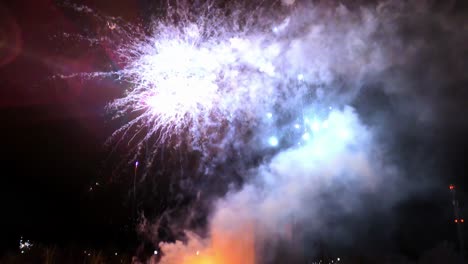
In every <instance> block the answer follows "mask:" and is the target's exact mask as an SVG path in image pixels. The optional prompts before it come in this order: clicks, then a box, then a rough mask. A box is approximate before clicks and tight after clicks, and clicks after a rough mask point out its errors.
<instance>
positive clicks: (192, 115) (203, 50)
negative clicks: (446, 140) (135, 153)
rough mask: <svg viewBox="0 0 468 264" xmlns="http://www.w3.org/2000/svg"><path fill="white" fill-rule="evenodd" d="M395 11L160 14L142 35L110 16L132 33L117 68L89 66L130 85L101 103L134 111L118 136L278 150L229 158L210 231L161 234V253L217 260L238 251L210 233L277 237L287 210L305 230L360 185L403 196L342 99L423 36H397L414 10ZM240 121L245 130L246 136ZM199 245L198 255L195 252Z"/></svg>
mask: <svg viewBox="0 0 468 264" xmlns="http://www.w3.org/2000/svg"><path fill="white" fill-rule="evenodd" d="M285 2H286V1H285ZM294 2H295V1H287V3H289V4H294ZM396 5H398V4H396ZM306 7H307V6H306ZM392 10H398V11H397V12H394V11H392ZM401 10H402V9H401V7H398V6H396V7H395V6H392V4H389V3H388V2H384V3H383V4H380V5H377V6H371V7H369V8H361V9H359V11H350V10H348V9H347V8H345V7H344V6H342V5H337V6H336V7H334V8H331V9H330V8H328V7H327V8H321V7H315V6H312V7H309V8H302V9H301V8H298V9H295V10H293V11H292V12H290V13H288V15H286V16H283V17H282V18H281V19H278V20H275V19H269V18H267V17H261V16H260V17H259V18H258V17H257V18H255V19H254V18H252V19H251V20H249V19H247V20H243V19H241V18H240V17H237V16H235V15H234V16H230V17H227V16H225V15H221V13H222V12H220V13H216V12H215V13H214V14H212V13H210V14H209V15H207V14H206V13H205V14H204V15H200V16H199V17H197V18H196V19H193V18H190V19H185V18H186V16H181V17H183V19H182V21H178V22H177V23H175V22H174V21H173V20H171V19H168V20H162V21H158V22H156V23H155V25H154V27H153V30H152V31H151V33H150V34H149V35H147V34H144V33H141V32H140V33H138V32H137V31H135V32H128V29H125V28H124V27H121V26H120V25H119V24H117V25H114V24H113V25H112V28H113V29H112V30H114V31H116V32H118V34H121V35H125V36H126V38H125V39H126V40H128V42H125V41H124V42H123V44H122V45H117V47H116V51H117V53H118V55H119V56H120V59H121V60H122V61H123V62H124V64H123V65H124V67H123V69H121V70H118V71H114V72H102V73H92V74H91V76H107V75H113V76H117V78H118V79H120V80H123V81H125V82H128V83H129V88H128V89H127V91H126V94H125V96H124V97H122V98H120V99H117V100H115V101H114V102H112V103H110V104H109V106H108V107H109V110H110V111H112V112H113V113H115V114H116V118H121V117H125V118H133V119H131V121H129V122H127V123H126V124H125V125H124V126H123V127H122V128H121V129H119V130H118V131H117V132H116V133H115V134H114V138H118V139H119V140H120V139H121V140H128V141H130V142H131V141H135V142H136V143H135V145H136V146H137V147H138V146H141V145H142V144H144V143H145V142H147V141H152V140H154V139H155V141H156V143H155V144H154V147H153V149H152V151H153V153H154V152H155V151H157V149H158V147H159V146H170V145H173V144H174V145H176V146H177V145H180V144H188V145H189V146H190V147H191V148H193V149H200V150H202V154H203V155H211V153H210V150H209V148H205V147H206V145H210V144H214V145H218V147H219V148H218V149H220V151H218V152H216V155H218V156H223V155H224V156H229V155H232V153H229V151H227V148H224V147H225V146H226V145H228V144H230V143H232V144H237V145H241V146H242V147H244V149H243V151H244V152H243V153H242V154H247V153H249V152H255V151H257V152H260V153H262V151H264V150H265V148H267V149H269V150H273V153H274V154H273V155H272V156H271V155H270V156H269V158H268V159H266V160H265V161H264V162H262V164H260V166H258V167H256V168H248V170H246V168H245V167H241V168H237V167H236V168H235V169H237V170H238V173H239V174H243V175H245V179H246V180H245V185H244V186H243V187H242V188H240V189H238V190H233V191H232V192H230V193H228V194H227V195H226V196H225V197H224V198H222V199H220V200H218V202H217V206H215V208H214V211H213V212H212V217H211V218H210V220H211V221H210V224H209V230H210V234H209V235H211V237H209V239H207V240H205V239H202V238H199V237H196V236H193V235H189V236H188V243H187V244H183V243H176V244H164V243H163V244H161V248H162V249H163V251H165V252H166V253H167V254H166V255H165V257H164V258H163V259H162V263H200V262H203V261H205V260H206V261H208V263H209V261H213V262H216V261H218V262H220V261H219V259H220V258H221V259H223V258H222V256H223V254H226V255H225V256H226V258H228V259H236V257H232V256H231V255H229V252H223V251H226V250H227V249H226V248H225V247H224V246H223V245H224V244H223V243H224V242H223V241H221V242H222V243H221V244H223V245H221V246H219V245H217V244H216V243H217V242H219V239H217V237H222V236H223V234H228V235H229V236H228V237H232V238H233V240H237V239H238V238H239V237H236V236H235V235H233V236H230V234H232V233H236V232H237V231H239V230H246V228H245V227H246V226H247V227H250V226H252V225H253V226H255V228H254V229H257V226H256V224H258V225H260V226H261V228H260V230H255V236H257V232H258V233H260V234H259V237H262V236H264V237H267V238H272V239H274V238H275V236H276V235H277V233H284V232H282V231H278V230H276V229H277V228H276V227H278V226H280V227H281V226H284V222H285V221H286V220H285V219H288V218H290V217H291V215H295V216H296V217H297V218H298V219H299V221H306V220H310V219H314V220H315V222H314V223H313V224H311V228H312V229H314V230H313V231H312V233H314V232H317V233H324V232H326V231H324V230H321V228H323V226H324V225H325V224H326V222H327V220H329V218H330V215H327V213H326V212H325V213H324V211H323V207H326V206H327V205H331V206H334V207H337V208H344V209H342V210H341V211H340V212H347V211H349V210H358V208H359V207H360V205H362V202H361V201H359V199H360V195H361V194H363V193H366V192H367V191H373V190H379V192H381V193H382V196H385V194H387V193H388V194H389V195H388V196H389V197H390V198H388V197H387V198H386V199H388V201H386V203H385V204H387V205H389V204H391V203H392V202H391V200H392V199H391V198H393V199H397V197H399V195H395V194H394V193H392V190H393V189H392V186H393V185H395V182H394V180H395V178H394V177H395V174H396V169H395V168H394V167H393V166H391V165H389V164H386V163H385V162H383V160H385V159H383V158H381V155H383V154H382V152H381V151H379V144H377V142H375V141H374V138H373V133H372V131H371V130H370V129H369V128H367V127H366V126H365V125H364V124H362V122H361V121H360V119H359V117H358V116H357V114H356V112H354V111H353V110H352V108H350V107H348V106H347V105H349V104H350V103H351V102H352V101H353V98H355V96H356V94H357V93H358V92H359V89H360V87H362V86H363V82H365V79H366V78H369V77H373V76H378V75H379V74H380V73H382V72H384V71H386V70H388V69H391V68H392V67H398V66H400V65H403V64H405V63H408V62H412V61H413V60H414V58H415V56H417V55H418V54H417V50H418V48H419V47H421V46H418V45H422V44H420V43H418V42H416V43H414V45H403V44H402V40H401V38H400V37H399V35H398V32H397V31H398V29H397V28H396V27H395V25H398V23H400V22H398V21H399V19H403V18H405V19H406V18H410V17H412V16H413V12H412V11H411V9H408V11H404V12H403V11H401ZM211 11H212V10H211ZM421 16H422V17H424V14H422V15H421ZM402 17H403V18H402ZM240 21H243V22H240ZM421 21H424V19H422V20H421ZM398 85H399V84H398V83H397V85H395V84H394V83H391V85H389V86H391V89H398ZM395 87H397V88H395ZM239 124H240V126H243V127H248V128H250V129H251V130H252V132H253V133H252V134H253V136H252V137H251V138H249V139H245V138H244V137H243V136H244V135H243V134H242V133H238V126H239ZM225 126H227V131H225ZM270 158H271V159H270ZM240 159H242V158H240ZM220 160H221V161H222V159H220ZM242 162H248V161H246V160H245V159H243V160H242ZM223 165H224V166H235V165H232V164H223ZM384 181H385V182H386V184H385V186H384V185H383V184H382V182H384ZM383 186H384V187H385V188H384V187H383ZM382 189H385V190H382ZM324 193H325V194H327V193H334V194H335V193H336V195H333V196H334V199H330V200H332V201H330V200H327V199H324V198H320V197H321V195H322V194H324ZM402 193H403V191H402ZM382 207H385V206H383V205H382ZM286 222H287V221H286ZM262 229H264V230H262ZM247 230H248V228H247ZM329 232H332V231H329ZM220 234H221V235H220ZM248 235H249V234H246V236H247V237H248ZM250 235H252V234H250ZM333 235H335V234H332V236H333ZM239 236H241V237H243V236H244V234H243V233H242V232H240V233H239ZM280 236H283V237H284V236H285V234H280ZM338 237H340V235H338ZM249 241H250V240H249ZM226 243H228V244H229V241H227V242H226ZM247 244H249V243H247ZM232 245H233V246H234V247H235V248H242V247H240V246H239V245H238V244H237V243H234V242H233V243H232ZM199 250H200V255H201V257H202V259H198V260H197V259H194V258H193V257H194V256H193V255H194V253H195V252H198V251H199ZM216 251H222V252H216ZM240 251H244V250H240ZM213 254H214V255H213ZM196 255H198V253H197V254H196ZM205 258H206V259H205ZM253 259H254V258H253V257H252V258H251V257H249V258H248V260H245V262H242V261H237V262H235V263H253V261H254V260H253ZM221 262H222V261H221ZM223 263H228V262H227V261H225V262H223Z"/></svg>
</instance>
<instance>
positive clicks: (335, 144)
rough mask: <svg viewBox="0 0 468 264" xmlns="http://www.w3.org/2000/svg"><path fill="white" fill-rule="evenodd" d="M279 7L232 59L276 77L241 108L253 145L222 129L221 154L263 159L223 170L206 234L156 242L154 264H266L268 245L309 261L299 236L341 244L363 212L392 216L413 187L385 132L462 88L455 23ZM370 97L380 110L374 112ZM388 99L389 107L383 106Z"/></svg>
mask: <svg viewBox="0 0 468 264" xmlns="http://www.w3.org/2000/svg"><path fill="white" fill-rule="evenodd" d="M284 4H285V5H288V6H291V5H293V6H294V7H295V8H294V9H292V11H288V12H289V13H288V15H286V16H285V17H283V19H282V21H280V22H277V23H275V24H274V25H273V26H272V28H271V29H270V30H271V33H266V34H263V35H262V34H259V35H254V36H255V38H253V40H258V39H261V40H258V41H257V42H254V41H252V38H251V36H250V39H249V38H247V40H246V42H245V43H244V44H246V46H245V50H243V51H240V54H242V56H245V58H244V59H245V60H246V61H250V62H252V64H255V65H257V66H258V67H257V68H259V69H261V71H263V72H264V73H266V74H267V75H268V74H269V71H271V74H272V75H273V74H274V73H280V77H278V78H272V79H270V80H269V81H267V82H263V81H259V84H258V85H264V86H268V87H269V88H271V89H272V90H269V88H268V89H263V88H262V89H260V91H261V92H265V91H268V93H267V95H268V98H267V99H266V100H265V101H262V102H263V103H261V104H254V103H252V104H248V105H249V106H254V109H255V111H256V114H255V115H256V120H258V121H257V123H256V125H254V126H253V130H254V131H253V133H252V134H253V136H251V137H250V138H248V139H247V140H246V139H245V137H239V135H238V134H236V132H238V131H237V130H233V132H232V134H231V136H229V137H227V136H226V137H225V138H224V140H225V141H227V142H230V144H231V145H229V144H226V145H225V147H227V146H231V147H232V145H233V144H232V142H234V144H235V145H236V146H238V147H237V149H236V151H237V152H239V153H241V155H242V154H245V156H244V157H251V155H252V154H251V153H252V152H255V153H257V154H258V153H259V152H260V154H259V155H260V156H262V157H263V159H262V161H261V162H260V163H259V164H257V165H253V166H252V165H251V166H250V167H248V166H247V167H246V166H237V165H236V164H237V163H236V164H224V166H233V167H234V168H232V170H234V171H237V173H240V174H242V177H243V179H244V181H243V184H242V185H241V186H240V187H239V186H231V188H230V190H229V191H228V192H227V193H226V194H225V195H224V196H223V197H220V198H217V199H215V202H214V204H213V209H212V213H211V214H210V217H209V224H208V225H209V227H208V232H207V236H206V237H203V238H201V237H198V236H195V235H193V234H192V233H189V235H188V237H187V240H186V243H181V242H176V243H175V244H172V243H161V244H160V247H161V249H162V250H163V252H164V254H165V255H164V256H163V258H162V260H161V262H162V263H270V262H272V261H274V259H275V258H276V259H277V258H278V256H277V255H275V254H276V253H272V251H273V252H274V251H275V250H277V249H278V247H280V246H279V245H281V246H282V247H288V246H290V247H293V248H294V249H293V251H297V252H299V253H300V254H299V255H304V254H305V253H306V252H304V251H309V252H308V253H309V254H313V252H312V253H311V251H313V247H312V246H310V245H309V246H310V247H309V248H307V250H305V249H304V248H303V247H304V245H303V243H302V244H301V243H299V242H297V241H305V240H306V239H307V238H311V239H312V240H315V241H322V242H323V241H326V242H324V243H327V244H328V245H330V246H338V247H339V246H344V247H346V246H350V245H352V244H353V242H355V241H356V240H357V238H355V236H356V235H358V234H359V229H360V228H361V229H362V226H363V225H365V224H364V223H366V222H367V218H368V217H369V216H370V215H372V214H373V213H375V212H378V213H380V214H382V215H386V214H391V210H392V206H394V205H395V204H397V203H398V202H399V201H401V200H402V199H404V198H405V197H406V196H407V195H408V193H409V191H410V190H415V188H417V187H415V184H412V179H411V177H410V176H409V175H408V174H410V173H411V172H412V171H411V169H409V170H408V167H405V166H406V165H407V163H406V162H405V161H404V160H402V159H399V158H395V157H394V155H395V152H394V146H393V145H392V144H394V142H395V141H394V140H395V136H394V135H392V133H393V132H395V134H398V133H401V131H402V130H404V129H405V128H404V126H405V125H411V124H409V123H405V122H410V123H411V122H414V123H413V124H412V126H420V127H424V126H425V125H428V124H434V123H437V122H441V121H440V119H441V118H440V115H444V111H449V112H452V111H455V109H458V108H459V106H460V103H455V105H454V106H447V105H446V103H444V102H435V101H438V100H441V101H446V100H448V98H451V97H450V96H447V95H446V92H445V91H443V90H442V89H444V88H445V87H447V86H450V83H454V84H455V83H460V82H463V81H465V82H466V77H465V76H464V74H463V71H464V70H463V69H466V66H467V65H466V61H464V62H463V60H462V59H461V58H466V54H467V53H466V52H467V49H466V48H463V47H462V46H463V44H462V43H463V40H466V39H467V31H466V27H465V28H464V29H460V31H457V32H455V29H456V28H457V25H459V26H462V25H461V24H458V23H461V22H460V21H459V19H458V18H457V16H453V17H452V18H448V16H447V15H445V14H444V13H442V12H441V13H435V12H434V11H433V10H432V9H431V7H430V6H429V5H426V4H411V3H403V2H394V1H393V2H383V3H380V4H371V5H361V6H345V5H342V4H337V5H325V4H314V5H310V4H303V3H294V1H284ZM247 37H249V36H247ZM255 43H258V44H255ZM241 44H242V43H241ZM247 44H248V45H247ZM249 45H250V46H249ZM251 45H254V46H255V45H257V46H255V49H254V48H252V46H251ZM465 46H466V45H465ZM450 47H457V48H454V49H450ZM262 64H263V66H262ZM249 76H250V77H251V75H249ZM272 80H273V81H272ZM256 81H258V80H256ZM454 89H456V88H454ZM376 95H382V96H383V97H384V98H385V100H384V104H382V105H376V98H375V96H376ZM389 98H390V99H389ZM391 98H394V99H395V101H394V103H395V104H396V105H394V106H389V105H388V103H387V104H385V102H387V100H391ZM366 99H369V100H370V101H369V102H366V101H365V100H366ZM377 99H378V98H377ZM452 99H453V98H452ZM377 102H378V100H377ZM356 109H357V110H356ZM390 111H396V112H395V113H391V112H390ZM399 117H404V118H403V119H402V120H405V121H401V123H398V121H396V120H397V119H398V118H399ZM408 120H411V121H408ZM402 127H403V128H402ZM392 139H393V141H392ZM385 140H388V141H385ZM269 149H270V150H269ZM217 155H218V156H220V155H221V156H225V155H226V156H227V157H229V155H230V153H229V152H221V153H218V154H217ZM227 157H224V158H222V159H221V160H222V161H225V160H226V159H227ZM218 158H219V157H218ZM238 159H240V160H241V161H240V162H239V163H247V164H253V163H252V162H251V161H249V160H248V159H245V158H244V159H243V158H242V157H238ZM211 173H214V172H211ZM427 182H430V180H427V181H426V182H423V183H422V184H421V185H422V186H424V187H422V188H423V189H424V188H426V187H427V185H426V184H427ZM369 223H371V222H369ZM387 223H388V225H389V229H391V223H390V220H389V222H387ZM380 231H381V232H382V234H379V235H382V236H385V231H382V230H380ZM389 232H391V231H389ZM293 241H295V242H293ZM285 243H286V244H285ZM285 245H286V246H285ZM203 261H206V262H203ZM210 261H211V262H210Z"/></svg>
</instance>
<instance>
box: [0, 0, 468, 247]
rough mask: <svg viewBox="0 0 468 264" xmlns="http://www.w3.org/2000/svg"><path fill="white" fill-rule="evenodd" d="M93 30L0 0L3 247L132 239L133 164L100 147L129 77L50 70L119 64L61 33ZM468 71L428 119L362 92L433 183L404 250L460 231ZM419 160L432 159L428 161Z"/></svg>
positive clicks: (121, 7)
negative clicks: (453, 199) (457, 210)
mask: <svg viewBox="0 0 468 264" xmlns="http://www.w3.org/2000/svg"><path fill="white" fill-rule="evenodd" d="M108 2H109V1H83V4H85V5H89V6H91V7H93V8H94V9H97V10H101V11H102V12H104V13H107V14H111V15H113V16H121V17H123V18H124V19H126V20H128V21H130V22H134V21H145V20H147V19H148V12H151V10H153V9H155V7H154V5H149V4H148V3H146V2H149V1H123V0H122V1H112V3H110V2H109V3H108ZM455 8H461V9H463V8H464V7H463V6H462V5H461V4H459V6H458V5H457V6H456V7H455ZM463 10H466V8H465V9H463ZM460 26H461V27H466V25H460ZM92 30H93V22H92V21H91V20H88V19H87V18H86V17H83V16H82V15H79V14H76V13H73V12H69V11H67V10H66V9H64V8H63V7H62V6H61V5H60V4H57V3H56V2H54V1H51V0H35V1H32V0H31V1H10V2H9V3H2V4H0V108H1V115H0V120H1V121H2V122H1V124H2V130H1V132H0V133H1V135H2V141H1V142H2V143H1V149H2V158H1V168H2V169H1V171H2V173H1V174H2V184H1V192H0V201H1V203H2V206H1V207H0V208H1V209H0V210H1V214H2V217H1V220H0V229H1V230H0V233H1V234H2V235H1V236H0V237H1V238H0V246H1V247H2V248H4V247H10V248H12V247H16V246H17V244H18V240H19V238H20V236H24V237H25V238H27V239H31V240H33V241H38V242H40V243H45V244H60V245H71V244H76V245H78V246H80V247H88V246H98V247H107V246H109V245H114V244H115V243H116V242H115V241H119V242H117V244H119V245H118V246H121V247H126V246H128V244H133V243H134V241H135V237H134V236H133V234H134V232H133V231H132V227H131V226H130V218H131V208H130V206H129V204H130V202H129V189H130V188H129V186H130V183H131V180H129V179H131V177H132V174H131V169H129V171H124V172H123V173H122V175H115V170H114V169H113V168H112V164H114V163H119V161H118V157H119V153H117V154H115V155H111V154H110V153H109V149H108V148H105V147H104V142H105V140H106V139H107V137H108V136H109V135H110V134H111V132H112V130H113V129H114V128H115V126H114V125H115V124H112V123H111V122H109V120H108V118H107V117H106V115H105V111H104V109H103V107H104V105H105V104H106V103H107V102H108V101H109V100H111V99H113V98H116V97H118V96H119V94H120V93H121V90H122V88H123V87H122V85H121V84H118V83H117V82H115V81H113V80H110V79H104V80H91V81H81V80H79V79H76V78H72V79H65V80H64V79H53V78H51V77H52V76H53V75H54V73H56V72H68V73H74V72H80V71H92V70H99V69H102V68H103V67H107V66H108V65H110V67H119V65H116V64H114V62H113V60H112V54H111V52H109V50H107V49H106V47H105V46H99V47H96V49H93V50H89V48H88V46H87V45H88V44H87V43H80V42H79V41H77V42H74V43H71V44H70V43H69V42H67V41H65V40H63V38H62V32H64V31H66V32H70V33H73V34H83V35H86V34H91V35H92V34H94V33H93V32H92ZM465 30H466V29H465ZM441 52H443V51H441ZM465 55H466V54H465ZM442 56H443V55H442ZM467 70H468V69H467ZM464 80H465V81H464V82H461V83H455V84H451V85H453V86H454V88H453V89H450V92H447V91H437V92H436V94H435V95H429V98H430V100H434V109H436V110H437V113H438V114H439V117H438V118H437V119H436V121H434V122H432V123H430V124H428V125H427V126H420V125H418V124H417V122H416V121H415V120H413V119H412V117H407V116H403V115H401V114H400V112H399V111H398V109H401V107H404V106H406V105H407V104H408V102H406V101H404V100H403V99H401V98H400V97H398V96H395V97H392V96H391V95H388V94H383V93H379V92H363V93H362V95H360V96H359V97H358V100H356V102H355V103H354V104H355V106H356V108H357V110H358V112H359V113H361V114H362V115H363V116H365V117H366V118H364V119H365V122H368V123H372V120H373V118H378V117H380V116H382V115H383V116H385V117H386V118H387V120H389V121H388V122H387V125H388V126H390V125H391V124H394V125H395V127H398V129H395V131H394V134H392V136H388V135H387V139H388V140H394V141H395V142H394V144H392V149H391V150H390V151H392V152H393V153H398V155H396V157H397V162H401V163H403V164H407V166H406V169H407V171H408V172H414V173H415V174H416V175H415V176H414V177H416V178H418V177H419V178H418V179H420V180H421V184H422V185H424V184H426V180H427V179H428V178H426V177H424V175H425V174H427V175H430V179H431V182H437V184H436V185H435V187H434V186H432V187H431V188H432V189H431V191H430V192H425V193H424V194H419V193H415V194H414V195H410V198H409V199H408V201H406V202H404V203H401V204H398V205H397V206H396V207H395V209H394V210H395V212H396V214H395V221H394V223H395V224H394V225H393V226H392V228H393V229H394V230H395V235H394V239H395V244H396V245H397V246H396V247H397V248H399V250H400V251H401V252H404V253H413V252H414V251H420V250H423V249H427V248H430V247H433V246H435V245H436V244H437V243H438V242H440V241H443V240H449V241H453V240H454V235H455V230H454V225H453V224H452V221H453V219H452V217H451V207H450V195H449V192H448V185H449V184H450V183H455V184H456V185H457V188H458V189H459V190H460V203H461V204H462V205H464V203H465V200H464V198H465V197H464V194H463V193H464V190H466V189H467V188H468V185H467V181H466V179H465V177H466V175H467V172H468V137H467V135H468V126H467V124H468V122H467V121H466V120H468V119H467V117H466V110H468V92H467V88H468V87H467V86H468V82H467V81H468V77H467V76H465V79H464ZM376 85H377V84H376ZM369 102H372V104H371V103H369ZM374 109H380V110H379V111H374ZM383 136H384V137H385V136H386V135H385V134H383ZM421 161H424V162H426V163H427V164H425V165H427V166H425V168H426V169H425V170H422V171H421V170H420V168H421ZM414 164H416V165H414ZM412 166H413V167H412ZM96 183H99V185H98V186H96ZM91 187H92V188H93V189H92V190H90V188H91ZM385 222H386V221H384V220H382V223H385ZM381 228H386V227H385V226H382V227H381ZM3 234H6V235H3ZM122 237H124V238H125V239H121V238H122ZM117 238H120V239H117ZM126 240H127V241H132V242H129V243H128V244H127V242H126Z"/></svg>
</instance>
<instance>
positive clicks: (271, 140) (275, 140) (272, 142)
mask: <svg viewBox="0 0 468 264" xmlns="http://www.w3.org/2000/svg"><path fill="white" fill-rule="evenodd" d="M268 144H270V146H272V147H276V146H278V144H279V141H278V138H277V137H275V136H273V137H270V138H269V139H268Z"/></svg>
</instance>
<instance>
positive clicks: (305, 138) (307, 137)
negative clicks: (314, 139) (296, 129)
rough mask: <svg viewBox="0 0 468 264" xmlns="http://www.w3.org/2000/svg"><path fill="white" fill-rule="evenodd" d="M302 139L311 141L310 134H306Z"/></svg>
mask: <svg viewBox="0 0 468 264" xmlns="http://www.w3.org/2000/svg"><path fill="white" fill-rule="evenodd" d="M302 139H303V140H309V139H310V134H309V133H304V135H302Z"/></svg>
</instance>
